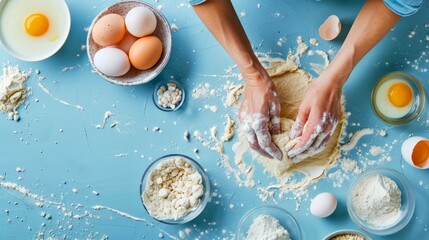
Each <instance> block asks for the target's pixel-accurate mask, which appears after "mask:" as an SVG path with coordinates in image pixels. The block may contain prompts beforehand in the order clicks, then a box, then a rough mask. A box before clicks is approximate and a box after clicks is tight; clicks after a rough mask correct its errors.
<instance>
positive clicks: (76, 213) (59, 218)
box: [0, 177, 191, 240]
mask: <svg viewBox="0 0 429 240" xmlns="http://www.w3.org/2000/svg"><path fill="white" fill-rule="evenodd" d="M1 180H4V177H3V178H1ZM0 188H4V189H7V190H10V191H13V192H15V193H18V194H19V195H21V196H22V197H25V198H28V199H30V200H31V201H26V203H32V204H34V205H35V206H36V207H38V208H40V209H41V210H42V211H41V212H40V217H41V218H42V220H43V221H46V222H43V223H42V224H41V226H40V229H39V230H37V231H35V232H34V237H33V238H34V239H37V240H42V239H64V238H68V237H67V235H65V233H66V231H68V230H72V229H73V230H74V231H73V236H74V237H77V238H79V239H109V237H108V236H107V235H100V233H99V232H98V231H94V232H93V231H91V230H92V228H93V226H94V222H93V221H91V219H92V220H97V219H100V218H101V217H100V216H97V215H95V212H98V211H102V210H105V211H109V212H112V213H114V214H117V215H119V216H121V217H124V218H127V219H129V220H132V221H136V222H144V223H145V226H146V227H148V229H149V230H150V229H151V228H154V229H156V230H158V231H159V232H160V233H161V234H162V235H165V236H167V237H168V238H170V239H174V240H178V239H179V238H178V237H175V236H174V235H172V234H170V233H168V232H166V231H165V230H164V229H161V228H158V227H155V225H154V224H153V222H152V221H148V220H146V219H143V218H139V217H136V216H133V215H131V214H128V213H126V212H122V211H120V210H117V209H114V208H111V207H107V206H103V205H94V206H92V207H90V208H87V207H85V206H84V205H83V204H80V203H69V204H66V203H64V202H62V201H52V200H49V199H48V198H47V197H44V196H42V195H38V194H35V193H33V192H31V191H30V189H28V188H26V187H24V186H22V185H19V184H17V183H14V182H8V181H0ZM61 195H62V194H61ZM50 197H51V198H52V197H55V195H54V194H51V195H50ZM62 197H63V196H62ZM62 197H61V198H62ZM6 211H7V212H9V210H6ZM54 213H58V214H54ZM16 218H17V221H18V216H16ZM110 218H111V217H110ZM80 220H84V221H83V222H80ZM23 221H24V220H23V219H21V220H20V223H21V224H22V222H23ZM54 221H55V224H53V223H54ZM13 222H14V221H13V220H12V219H9V220H8V223H9V224H13ZM51 222H52V224H51ZM29 230H30V231H31V229H29ZM190 233H191V229H189V228H186V229H185V234H186V235H189V234H190Z"/></svg>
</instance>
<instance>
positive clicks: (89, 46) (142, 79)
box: [86, 1, 171, 86]
mask: <svg viewBox="0 0 429 240" xmlns="http://www.w3.org/2000/svg"><path fill="white" fill-rule="evenodd" d="M139 6H144V7H146V8H148V9H150V10H151V11H152V12H153V13H154V14H155V17H156V20H157V24H156V29H155V31H154V32H153V33H152V34H151V35H153V36H156V37H158V38H159V39H160V40H161V43H162V46H163V50H162V54H161V58H160V59H159V60H158V62H157V63H156V64H155V66H153V67H152V68H150V69H148V70H138V69H136V68H134V67H132V66H131V68H130V70H129V71H128V72H127V73H126V74H125V75H123V76H119V77H111V76H107V75H105V74H103V73H102V72H100V71H99V70H98V69H97V68H96V67H95V65H94V55H95V53H96V52H97V51H98V50H100V49H101V48H103V47H101V46H99V45H98V44H97V43H95V41H94V40H93V39H92V34H91V33H92V28H93V27H94V24H95V23H96V22H97V21H98V19H100V18H101V17H103V16H104V15H107V14H110V13H116V14H119V15H121V16H122V17H124V18H125V16H126V15H127V13H128V12H129V11H130V10H131V9H133V8H134V7H139ZM86 50H87V54H88V58H89V62H90V63H91V66H92V67H93V69H94V70H95V72H96V73H97V74H98V75H100V76H101V77H102V78H104V79H105V80H107V81H109V82H111V83H114V84H118V85H125V86H132V85H138V84H143V83H147V82H149V81H151V80H152V79H154V78H155V77H156V76H158V75H159V73H161V71H162V70H163V69H164V67H165V66H166V65H167V62H168V60H169V58H170V53H171V30H170V25H169V24H168V22H167V19H166V18H165V17H164V15H163V14H162V13H161V11H159V10H158V9H156V8H154V7H152V6H151V5H150V4H148V3H145V2H140V1H123V2H118V3H115V4H113V5H111V6H109V7H107V8H106V9H104V10H103V11H101V12H100V13H99V14H98V15H97V16H96V17H95V18H94V20H93V21H92V24H91V26H90V27H89V31H88V36H87V39H86Z"/></svg>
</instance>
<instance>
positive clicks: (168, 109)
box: [152, 80, 185, 112]
mask: <svg viewBox="0 0 429 240" xmlns="http://www.w3.org/2000/svg"><path fill="white" fill-rule="evenodd" d="M169 83H173V84H175V85H176V88H177V89H179V90H180V91H181V92H182V97H181V98H182V99H181V100H180V101H179V102H178V103H176V104H175V107H174V108H171V107H168V106H167V107H164V106H162V105H161V103H160V102H159V99H158V90H159V89H160V88H161V87H162V86H164V87H166V88H167V87H168V84H169ZM152 99H153V103H154V104H155V106H156V107H157V108H158V109H159V110H161V111H165V112H173V111H176V110H178V109H179V108H180V107H181V106H182V104H183V102H184V101H185V89H184V88H183V87H182V84H181V83H179V82H177V81H174V80H164V81H161V82H159V83H158V84H157V85H156V86H155V89H154V90H153V94H152Z"/></svg>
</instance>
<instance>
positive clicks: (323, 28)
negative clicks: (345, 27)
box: [319, 15, 341, 41]
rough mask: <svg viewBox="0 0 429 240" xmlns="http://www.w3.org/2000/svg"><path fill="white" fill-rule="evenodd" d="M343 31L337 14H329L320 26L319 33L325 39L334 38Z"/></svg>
mask: <svg viewBox="0 0 429 240" xmlns="http://www.w3.org/2000/svg"><path fill="white" fill-rule="evenodd" d="M340 32H341V21H340V19H339V18H338V17H337V16H335V15H331V16H329V17H328V18H327V19H326V20H325V22H324V23H322V25H320V27H319V35H320V37H321V38H322V39H324V40H328V41H330V40H333V39H335V38H336V37H338V35H339V34H340Z"/></svg>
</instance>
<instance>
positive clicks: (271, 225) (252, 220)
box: [236, 206, 301, 240]
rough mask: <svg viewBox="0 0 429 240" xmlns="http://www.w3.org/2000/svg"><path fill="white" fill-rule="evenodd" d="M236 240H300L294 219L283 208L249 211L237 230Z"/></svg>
mask: <svg viewBox="0 0 429 240" xmlns="http://www.w3.org/2000/svg"><path fill="white" fill-rule="evenodd" d="M236 239H237V240H265V239H267V240H268V239H270V240H271V239H275V240H291V239H293V240H301V229H300V227H299V225H298V222H297V221H296V220H295V218H294V217H293V216H292V215H291V214H290V213H289V212H288V211H286V210H284V209H283V208H280V207H277V206H260V207H255V208H253V209H251V210H249V211H248V212H247V213H246V214H244V216H243V217H242V218H241V220H240V222H239V223H238V228H237V238H236Z"/></svg>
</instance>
